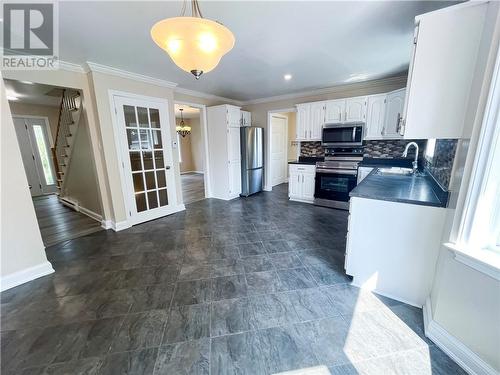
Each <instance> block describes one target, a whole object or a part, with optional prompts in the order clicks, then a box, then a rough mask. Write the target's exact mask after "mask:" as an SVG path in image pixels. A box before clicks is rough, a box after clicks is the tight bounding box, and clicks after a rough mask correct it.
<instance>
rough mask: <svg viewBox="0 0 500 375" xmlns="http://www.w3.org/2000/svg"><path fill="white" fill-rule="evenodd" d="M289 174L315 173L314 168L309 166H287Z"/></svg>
mask: <svg viewBox="0 0 500 375" xmlns="http://www.w3.org/2000/svg"><path fill="white" fill-rule="evenodd" d="M289 169H290V173H316V166H315V165H310V164H289Z"/></svg>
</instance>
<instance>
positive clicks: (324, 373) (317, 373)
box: [273, 366, 331, 375]
mask: <svg viewBox="0 0 500 375" xmlns="http://www.w3.org/2000/svg"><path fill="white" fill-rule="evenodd" d="M273 375H331V373H330V370H328V367H326V366H314V367H308V368H302V369H299V370H292V371H285V372H279V373H275V374H273Z"/></svg>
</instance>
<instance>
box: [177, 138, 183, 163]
mask: <svg viewBox="0 0 500 375" xmlns="http://www.w3.org/2000/svg"><path fill="white" fill-rule="evenodd" d="M176 134H177V152H178V153H179V155H178V156H179V163H182V152H181V137H180V135H179V133H176Z"/></svg>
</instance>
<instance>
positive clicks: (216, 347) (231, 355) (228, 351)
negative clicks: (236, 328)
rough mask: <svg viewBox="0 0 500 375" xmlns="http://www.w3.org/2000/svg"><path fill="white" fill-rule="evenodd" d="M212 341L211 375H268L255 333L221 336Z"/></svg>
mask: <svg viewBox="0 0 500 375" xmlns="http://www.w3.org/2000/svg"><path fill="white" fill-rule="evenodd" d="M211 340H212V345H211V346H212V348H211V354H210V368H211V374H217V375H219V374H220V375H226V374H227V375H229V374H240V375H265V374H268V371H267V368H266V364H265V361H264V357H263V356H264V353H263V352H262V349H261V345H260V341H259V339H258V338H257V334H256V333H255V332H245V333H239V334H236V335H229V336H220V337H215V338H213V339H211Z"/></svg>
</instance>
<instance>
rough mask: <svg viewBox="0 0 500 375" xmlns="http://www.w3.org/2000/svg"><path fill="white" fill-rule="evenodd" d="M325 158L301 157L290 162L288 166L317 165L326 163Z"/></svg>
mask: <svg viewBox="0 0 500 375" xmlns="http://www.w3.org/2000/svg"><path fill="white" fill-rule="evenodd" d="M324 160H325V157H324V156H299V159H298V160H288V164H309V165H315V164H316V162H318V161H324Z"/></svg>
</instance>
